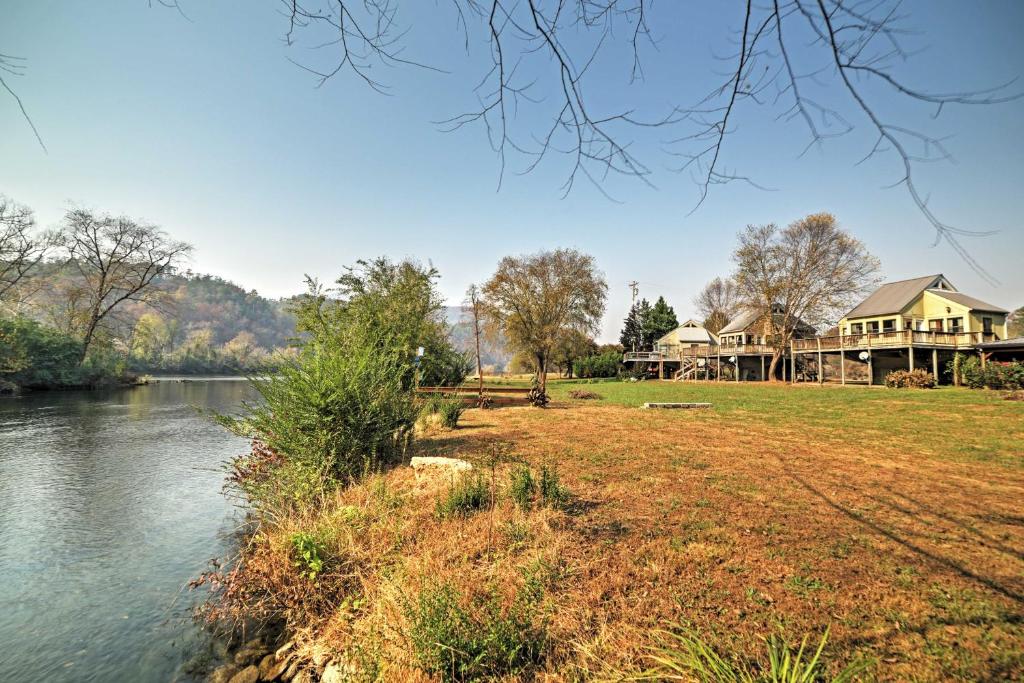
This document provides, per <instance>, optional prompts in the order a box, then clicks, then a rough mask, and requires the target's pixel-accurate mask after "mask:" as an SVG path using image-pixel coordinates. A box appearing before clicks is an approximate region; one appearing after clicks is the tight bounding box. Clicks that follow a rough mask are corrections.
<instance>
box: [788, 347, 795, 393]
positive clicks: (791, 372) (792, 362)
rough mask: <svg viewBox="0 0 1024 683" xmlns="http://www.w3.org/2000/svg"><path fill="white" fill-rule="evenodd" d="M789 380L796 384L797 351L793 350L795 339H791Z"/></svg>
mask: <svg viewBox="0 0 1024 683" xmlns="http://www.w3.org/2000/svg"><path fill="white" fill-rule="evenodd" d="M789 363H790V367H789V380H790V381H791V382H792V383H793V384H796V351H794V350H793V340H792V339H791V340H790V341H789Z"/></svg>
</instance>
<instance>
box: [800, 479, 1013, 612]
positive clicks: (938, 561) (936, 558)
mask: <svg viewBox="0 0 1024 683" xmlns="http://www.w3.org/2000/svg"><path fill="white" fill-rule="evenodd" d="M789 476H790V478H791V479H793V481H795V482H796V483H797V484H799V485H800V486H802V487H803V488H804V489H805V490H807V491H808V492H809V493H811V494H812V495H814V496H815V497H816V498H818V499H819V500H821V501H822V502H824V503H825V504H826V505H828V506H829V507H831V508H832V509H833V510H836V511H837V512H839V513H841V514H842V515H844V516H846V517H848V518H850V519H852V520H853V521H855V522H857V523H858V524H860V525H862V526H864V527H866V528H868V529H870V530H871V531H873V532H875V533H876V534H878V535H880V536H884V537H885V538H888V539H889V540H890V541H893V542H894V543H896V544H898V545H900V546H902V547H903V548H906V549H907V550H909V551H911V552H912V553H914V554H916V555H918V556H920V557H921V558H923V559H924V560H926V561H928V562H931V563H932V564H935V565H939V566H943V567H946V568H948V569H951V570H953V571H954V572H956V573H958V574H960V576H962V577H964V578H966V579H970V580H972V581H975V582H977V583H980V584H982V585H983V586H986V587H987V588H989V589H991V590H993V591H995V592H996V593H999V594H1000V595H1003V596H1005V597H1007V598H1009V599H1011V600H1013V601H1014V602H1017V603H1019V604H1024V594H1022V593H1020V592H1019V591H1017V590H1016V589H1015V588H1013V587H1010V586H1006V585H1004V584H1002V583H1000V582H999V581H996V580H995V579H993V578H990V577H988V576H984V575H982V574H979V573H977V572H975V571H972V570H971V569H968V568H967V567H966V566H964V565H963V564H962V563H960V562H958V561H956V560H954V559H952V558H949V557H944V556H942V555H939V554H937V553H934V552H931V551H929V550H927V549H925V548H922V547H921V546H919V545H916V544H914V543H912V542H911V541H909V540H907V539H906V538H904V537H902V536H901V535H899V534H897V533H896V532H893V531H890V530H889V529H886V528H885V527H883V526H881V525H880V524H878V523H877V522H875V521H874V520H872V519H870V518H868V517H867V516H866V515H864V514H863V513H860V512H857V511H856V510H852V509H850V508H847V507H845V506H844V505H843V504H842V503H840V502H838V501H836V500H835V499H833V498H830V497H829V496H828V495H826V494H825V493H824V492H822V491H820V490H819V489H817V488H815V487H814V486H813V485H811V484H810V483H809V482H808V481H806V480H804V479H802V478H801V477H800V476H799V475H797V474H794V473H792V472H790V473H789Z"/></svg>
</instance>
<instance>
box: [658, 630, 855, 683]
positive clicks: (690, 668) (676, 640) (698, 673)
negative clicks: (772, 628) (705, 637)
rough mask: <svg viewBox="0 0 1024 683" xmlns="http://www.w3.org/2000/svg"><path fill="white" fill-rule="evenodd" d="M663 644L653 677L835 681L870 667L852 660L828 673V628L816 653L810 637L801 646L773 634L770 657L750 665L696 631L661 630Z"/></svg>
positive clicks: (707, 681)
mask: <svg viewBox="0 0 1024 683" xmlns="http://www.w3.org/2000/svg"><path fill="white" fill-rule="evenodd" d="M660 635H661V637H662V641H663V642H662V645H661V646H660V647H658V648H656V649H655V650H654V652H653V654H651V655H650V658H651V659H652V660H653V661H654V662H655V668H654V671H652V672H650V677H652V678H659V679H673V680H675V679H678V680H693V681H699V682H700V683H719V681H735V682H736V683H762V682H763V683H805V682H810V681H832V683H846V682H847V681H852V680H854V678H855V677H856V676H858V675H860V674H861V673H863V672H864V671H865V670H866V669H867V668H868V663H867V662H858V663H854V664H850V665H848V666H846V667H845V668H843V669H841V670H840V671H839V672H838V673H837V674H835V675H834V676H831V677H829V676H827V675H826V669H827V668H828V667H826V665H825V661H824V660H823V659H822V654H823V652H824V649H825V644H826V643H827V642H828V630H827V629H826V630H825V634H824V635H823V636H822V637H821V642H819V643H818V647H817V648H816V649H815V651H814V653H813V654H812V653H810V652H809V651H807V637H804V639H803V641H802V642H801V643H800V648H799V649H798V650H796V651H795V652H794V651H793V648H792V647H790V645H789V644H788V643H786V641H785V639H784V638H782V637H779V636H775V635H772V636H771V637H769V638H768V639H767V646H768V647H767V650H768V661H767V662H760V663H759V664H757V665H755V666H753V667H749V666H744V665H742V664H738V663H736V662H735V661H734V660H727V659H725V658H723V657H722V656H721V655H720V654H718V653H717V652H715V650H714V648H712V647H711V646H710V645H708V644H707V643H705V642H704V641H702V640H701V639H700V638H698V637H697V636H695V635H692V634H687V633H685V632H684V633H671V632H668V631H661V632H660Z"/></svg>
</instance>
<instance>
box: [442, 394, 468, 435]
mask: <svg viewBox="0 0 1024 683" xmlns="http://www.w3.org/2000/svg"><path fill="white" fill-rule="evenodd" d="M463 410H464V408H463V405H462V399H461V398H459V397H458V396H453V397H451V398H447V399H445V400H444V401H441V403H440V405H439V406H438V411H437V412H438V414H439V415H440V416H441V424H442V425H444V426H445V427H447V428H448V429H455V428H456V427H457V426H458V425H459V418H460V417H462V411H463Z"/></svg>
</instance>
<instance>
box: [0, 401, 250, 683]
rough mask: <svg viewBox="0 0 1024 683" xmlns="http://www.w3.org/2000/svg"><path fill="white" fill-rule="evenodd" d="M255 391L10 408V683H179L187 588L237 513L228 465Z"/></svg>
mask: <svg viewBox="0 0 1024 683" xmlns="http://www.w3.org/2000/svg"><path fill="white" fill-rule="evenodd" d="M247 392H248V388H247V386H246V384H245V383H243V382H196V381H194V382H187V383H166V382H161V383H158V384H155V385H151V386H148V387H140V388H136V389H128V390H114V391H104V392H67V393H39V394H34V395H30V396H26V397H22V398H9V399H0V671H2V672H3V680H4V681H38V680H47V681H83V680H85V681H89V680H95V681H118V680H132V681H167V680H171V679H173V678H175V676H177V675H180V674H179V669H180V665H181V663H182V661H183V660H184V659H185V658H186V657H187V656H188V648H189V645H190V644H191V642H192V640H193V639H194V638H195V637H196V636H195V629H194V628H192V627H191V625H190V624H189V622H188V618H187V612H188V607H189V603H190V600H191V596H190V595H189V594H188V593H187V591H185V592H184V593H182V594H181V595H180V596H179V592H180V591H181V590H182V586H183V585H184V584H185V583H186V582H187V581H188V580H189V579H190V578H192V577H194V576H195V575H196V574H197V573H198V572H200V571H201V570H202V569H203V568H204V567H205V566H206V562H207V561H208V560H209V559H210V558H211V557H214V556H216V555H219V554H221V552H222V551H223V544H224V543H225V536H226V534H227V533H229V532H230V531H231V530H232V529H233V528H234V525H235V524H236V523H237V515H236V514H235V511H234V510H233V508H232V506H231V505H230V503H229V502H228V501H227V500H226V499H225V498H224V497H223V496H222V495H221V485H222V482H223V474H222V471H221V470H220V465H221V463H222V462H223V461H225V460H226V459H227V458H229V457H230V456H232V455H234V454H237V453H240V452H242V451H243V450H244V449H245V443H244V441H242V440H240V439H238V438H236V437H233V436H231V435H230V434H228V433H226V432H225V431H224V430H223V429H222V428H220V427H219V426H217V425H215V424H213V423H212V422H211V421H210V419H209V417H208V416H206V415H204V414H202V413H200V412H199V411H200V410H211V409H212V410H217V411H220V412H230V411H232V410H234V409H235V408H237V406H238V405H239V403H240V402H241V401H242V399H243V398H247V397H248V396H247Z"/></svg>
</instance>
